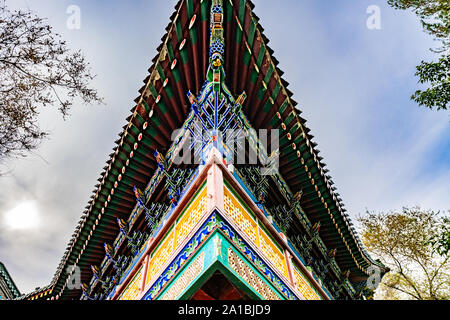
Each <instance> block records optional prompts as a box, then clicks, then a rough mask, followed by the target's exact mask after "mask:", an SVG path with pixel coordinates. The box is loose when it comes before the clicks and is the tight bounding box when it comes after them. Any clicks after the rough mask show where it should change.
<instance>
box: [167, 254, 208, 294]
mask: <svg viewBox="0 0 450 320" xmlns="http://www.w3.org/2000/svg"><path fill="white" fill-rule="evenodd" d="M204 262H205V254H204V252H202V253H200V254H199V255H198V257H197V258H195V260H194V261H193V262H192V263H191V264H190V265H189V267H187V268H186V269H185V270H184V271H183V274H182V275H181V276H180V277H179V278H178V279H177V280H176V281H175V283H173V284H172V286H171V287H170V288H169V290H167V291H166V292H165V293H164V294H163V295H162V296H161V298H160V300H176V299H177V298H178V297H179V296H180V295H181V293H182V292H183V291H184V290H186V289H187V288H188V287H189V285H190V284H191V283H192V281H194V280H195V278H197V276H198V275H199V274H200V272H202V271H203V267H204Z"/></svg>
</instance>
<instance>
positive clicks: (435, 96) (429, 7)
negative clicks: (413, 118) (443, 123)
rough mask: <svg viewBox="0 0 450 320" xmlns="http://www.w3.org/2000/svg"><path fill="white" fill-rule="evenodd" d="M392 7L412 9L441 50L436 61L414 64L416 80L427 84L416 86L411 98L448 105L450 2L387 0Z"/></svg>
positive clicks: (437, 105) (430, 104) (425, 103)
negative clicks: (437, 42) (438, 43)
mask: <svg viewBox="0 0 450 320" xmlns="http://www.w3.org/2000/svg"><path fill="white" fill-rule="evenodd" d="M388 4H389V5H391V6H392V7H394V8H395V9H401V10H407V9H411V10H412V11H413V12H414V13H415V14H416V15H417V16H418V17H419V18H420V22H421V23H422V26H423V28H424V30H425V32H427V33H428V34H430V35H432V36H433V37H434V38H435V40H436V41H439V42H441V46H440V47H439V48H435V49H431V50H432V51H433V52H436V53H443V54H442V56H441V57H440V59H439V61H438V62H425V61H422V63H421V64H420V65H419V66H417V72H416V76H418V77H419V82H420V83H422V84H429V85H430V87H429V88H428V89H425V90H417V91H416V92H415V93H414V94H413V95H412V96H411V99H413V100H414V101H416V102H417V103H418V104H419V105H421V106H425V107H428V108H430V109H433V108H436V109H437V110H440V109H448V108H449V107H450V106H449V103H450V55H449V50H450V2H449V1H448V0H388Z"/></svg>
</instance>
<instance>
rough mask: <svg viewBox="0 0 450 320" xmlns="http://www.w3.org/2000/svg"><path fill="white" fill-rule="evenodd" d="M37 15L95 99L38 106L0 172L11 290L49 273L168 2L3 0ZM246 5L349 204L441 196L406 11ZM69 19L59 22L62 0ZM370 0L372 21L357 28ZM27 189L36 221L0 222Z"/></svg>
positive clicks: (434, 122) (445, 189) (446, 135)
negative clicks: (22, 141) (24, 154)
mask: <svg viewBox="0 0 450 320" xmlns="http://www.w3.org/2000/svg"><path fill="white" fill-rule="evenodd" d="M7 3H8V4H10V5H11V6H13V7H15V8H26V7H27V6H28V7H29V8H31V9H33V10H34V11H35V12H36V13H38V14H39V15H40V16H45V17H48V18H49V21H50V23H51V24H52V25H53V26H54V28H55V30H56V31H57V32H59V33H60V34H62V35H63V37H64V38H65V39H66V40H67V41H68V44H69V45H70V46H71V47H72V48H74V49H81V50H82V51H83V52H84V54H85V55H86V57H87V58H88V60H89V61H90V62H91V66H92V69H93V72H94V73H96V74H97V75H98V76H97V78H96V79H95V81H94V85H95V86H96V87H97V88H98V89H99V91H100V92H101V94H102V95H103V96H104V97H105V102H106V105H105V106H83V105H80V106H76V107H74V108H73V110H72V115H71V117H70V118H69V119H67V120H66V121H63V120H62V118H61V117H60V115H59V114H58V113H57V112H56V111H54V110H52V109H48V110H43V112H42V116H41V123H42V126H43V127H44V128H46V129H48V130H49V131H50V132H51V137H50V140H48V141H46V142H45V143H44V144H43V145H42V146H41V148H40V149H39V150H37V151H36V153H35V154H32V155H30V156H29V157H28V158H26V159H19V160H12V161H10V162H9V163H8V164H7V165H8V168H9V169H10V170H11V173H10V174H9V175H7V176H6V177H2V178H0V190H1V192H0V260H2V262H4V263H5V265H6V266H7V268H8V269H9V271H10V273H11V275H12V276H13V278H14V279H15V281H16V283H17V285H18V286H19V289H20V290H21V291H22V292H29V291H30V290H33V289H34V288H35V287H38V286H44V285H47V284H48V283H49V282H50V280H51V278H52V276H53V274H54V272H55V270H56V267H57V265H58V264H59V261H60V259H61V257H62V255H63V253H64V249H65V247H66V245H67V243H68V241H69V239H70V236H71V234H72V233H73V230H74V228H75V225H76V223H77V221H78V219H79V217H80V216H81V214H82V212H83V210H84V207H85V205H86V204H87V202H88V200H89V197H90V195H91V191H92V190H93V189H94V185H95V184H96V183H97V181H96V180H97V178H98V177H99V174H100V173H101V171H102V168H103V166H104V165H105V162H106V160H107V159H108V155H109V154H110V153H111V150H112V148H113V147H114V141H115V140H116V139H117V134H118V133H119V132H121V130H122V126H123V125H124V124H125V118H126V117H127V116H128V115H129V114H130V111H129V110H130V109H131V108H132V107H133V106H134V105H133V100H134V98H136V97H137V96H138V89H139V88H140V87H141V86H142V85H143V82H142V81H143V79H145V77H146V76H147V74H148V72H147V69H148V68H149V67H150V65H151V59H152V58H153V57H154V56H155V54H156V48H157V46H158V45H159V44H160V39H161V36H162V35H163V34H164V32H165V31H164V29H165V27H166V26H167V24H168V22H169V17H170V15H171V14H172V12H173V7H174V5H175V3H176V1H174V0H172V1H167V0H151V1H149V0H148V1H136V0H135V1H118V0H110V1H100V0H98V1H93V0H89V1H88V0H85V1H80V0H71V1H56V0H33V1H30V0H28V1H26V0H14V1H11V0H9V1H7ZM254 3H255V6H256V7H255V13H256V14H257V15H258V17H259V18H260V23H261V25H262V26H263V27H264V29H265V31H264V32H265V35H266V36H267V37H268V38H269V39H270V43H269V46H270V47H271V48H272V49H273V50H274V51H275V53H274V55H275V57H276V58H277V59H278V60H279V61H280V64H279V67H280V69H281V70H283V71H284V75H283V78H284V79H285V80H287V81H288V82H289V83H290V86H289V89H290V90H291V91H292V92H293V93H294V99H295V100H296V101H297V102H298V103H299V108H300V109H301V110H302V112H303V113H302V116H303V117H304V118H305V119H307V120H308V122H307V125H308V127H309V128H310V129H311V132H312V134H313V135H314V136H315V138H314V141H316V142H317V143H318V149H319V150H321V156H322V157H324V162H325V163H327V168H328V169H329V170H330V174H331V176H332V177H333V180H334V182H335V184H336V186H337V188H338V192H339V193H340V194H341V197H342V199H343V202H344V204H345V205H346V208H347V210H348V212H349V213H350V215H351V217H353V218H354V217H356V216H357V215H358V214H360V213H364V212H365V210H366V209H369V210H374V211H380V210H391V209H400V208H401V207H402V206H406V205H407V206H413V205H421V206H422V207H423V208H426V209H434V210H446V209H450V184H449V182H448V181H450V151H449V150H450V118H449V114H448V112H447V113H445V112H435V111H429V110H426V109H424V108H420V107H418V106H417V105H416V104H415V103H414V102H412V101H411V100H410V99H409V97H410V95H411V94H412V93H413V92H414V91H415V90H416V88H417V87H418V84H417V79H416V78H415V77H414V72H415V66H416V65H417V64H419V62H420V61H421V60H427V59H432V58H433V57H434V56H433V54H432V53H431V52H430V51H429V50H428V49H429V48H430V47H433V46H436V45H437V44H436V43H434V42H433V41H432V39H431V37H430V36H428V35H426V34H424V33H423V32H422V29H421V26H420V23H419V22H418V19H417V18H416V17H415V16H414V15H412V14H410V13H407V12H404V11H396V10H393V9H391V8H390V7H388V6H387V5H386V4H385V2H384V1H377V0H367V1H366V0H339V1H329V0H301V1H300V0H296V1H294V0H283V1H269V0H254ZM72 4H74V5H78V6H79V7H80V9H81V29H80V30H69V29H67V27H66V20H67V18H68V14H66V9H67V7H68V6H69V5H72ZM369 5H378V6H379V7H380V9H381V30H369V29H368V28H367V27H366V20H367V18H368V16H369V15H368V14H367V13H366V9H367V7H368V6H369ZM27 201H32V202H34V204H35V206H36V207H37V211H38V215H39V221H40V225H39V226H38V227H36V228H31V229H27V230H13V229H11V228H10V227H8V226H7V224H6V223H5V222H4V220H5V219H4V217H5V216H6V215H7V213H8V212H9V211H10V210H11V209H13V208H14V207H16V206H17V205H18V204H20V203H23V202H27Z"/></svg>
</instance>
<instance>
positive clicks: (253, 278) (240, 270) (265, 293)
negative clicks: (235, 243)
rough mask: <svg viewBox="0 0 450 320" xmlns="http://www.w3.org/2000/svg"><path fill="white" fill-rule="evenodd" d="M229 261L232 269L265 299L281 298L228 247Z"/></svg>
mask: <svg viewBox="0 0 450 320" xmlns="http://www.w3.org/2000/svg"><path fill="white" fill-rule="evenodd" d="M228 263H229V265H230V267H231V269H233V270H234V271H235V272H236V273H237V274H238V275H239V276H240V277H241V278H242V279H244V280H245V282H247V283H248V285H250V287H252V288H253V289H255V291H256V292H258V293H259V294H260V295H261V296H262V297H263V298H264V299H266V300H280V297H279V296H278V295H277V294H276V293H275V292H274V291H273V290H272V289H271V288H270V287H269V286H268V285H267V284H266V283H265V282H264V281H263V280H262V279H261V278H260V277H259V276H258V275H257V274H256V273H255V272H254V271H253V270H252V269H251V268H250V267H249V266H248V265H247V264H246V263H245V262H244V261H242V259H241V258H239V257H238V255H237V254H236V253H235V252H234V251H233V250H232V249H231V248H228Z"/></svg>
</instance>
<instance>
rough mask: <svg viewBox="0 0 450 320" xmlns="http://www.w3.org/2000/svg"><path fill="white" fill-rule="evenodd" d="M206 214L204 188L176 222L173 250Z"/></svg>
mask: <svg viewBox="0 0 450 320" xmlns="http://www.w3.org/2000/svg"><path fill="white" fill-rule="evenodd" d="M205 213H206V188H204V189H203V191H202V192H201V193H200V194H199V195H198V196H197V198H196V199H195V200H194V202H193V203H192V204H191V205H190V206H189V207H188V209H187V210H186V212H185V213H184V215H183V216H182V217H181V218H180V219H179V220H178V222H177V225H176V228H175V248H177V247H178V246H179V245H180V244H181V242H183V240H185V238H186V236H187V235H188V234H189V232H191V231H192V229H193V228H194V226H195V225H196V224H197V223H198V222H199V221H200V219H201V217H202V216H203V214H205Z"/></svg>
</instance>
